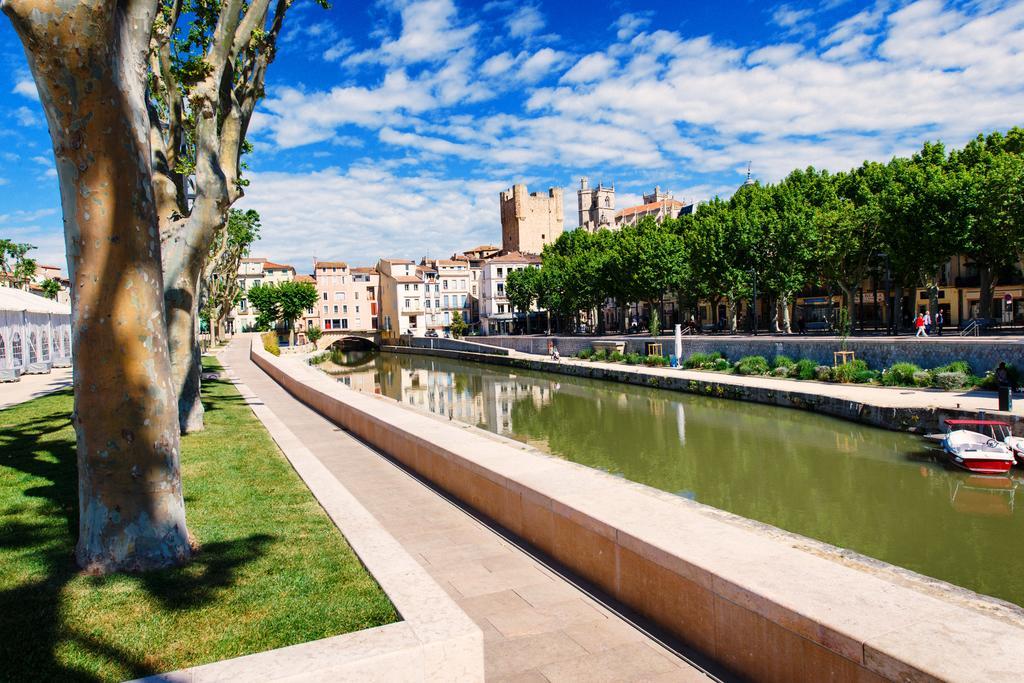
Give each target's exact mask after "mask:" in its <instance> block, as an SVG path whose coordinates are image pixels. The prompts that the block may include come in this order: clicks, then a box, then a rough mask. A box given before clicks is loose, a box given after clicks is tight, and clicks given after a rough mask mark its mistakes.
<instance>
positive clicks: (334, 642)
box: [139, 337, 484, 683]
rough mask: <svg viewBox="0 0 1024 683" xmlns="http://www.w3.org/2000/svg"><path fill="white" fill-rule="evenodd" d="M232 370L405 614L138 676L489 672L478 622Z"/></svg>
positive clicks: (381, 676)
mask: <svg viewBox="0 0 1024 683" xmlns="http://www.w3.org/2000/svg"><path fill="white" fill-rule="evenodd" d="M254 343H260V342H259V338H258V337H254ZM227 375H228V378H229V379H230V380H231V381H232V382H233V383H234V384H235V386H236V387H237V388H238V391H239V393H240V394H241V395H242V398H243V399H244V400H245V402H246V404H247V405H249V406H250V407H251V408H252V411H253V413H255V414H256V417H257V418H259V420H260V422H262V423H263V425H264V427H266V429H267V431H268V432H270V435H271V437H272V438H273V439H274V441H275V442H276V443H277V445H278V447H279V448H280V449H281V451H282V452H283V453H284V454H285V457H287V458H288V461H289V462H290V463H291V465H292V467H293V468H294V469H295V471H296V472H297V473H298V474H299V476H300V477H301V478H302V480H303V481H304V482H305V483H306V486H308V487H309V490H310V491H311V492H312V493H313V495H314V496H315V497H316V499H317V501H318V502H319V503H320V505H321V507H323V509H324V511H326V512H327V514H328V516H329V517H330V518H331V520H332V521H333V522H334V524H335V525H336V526H337V527H338V530H339V531H340V532H341V533H342V535H344V536H345V539H346V540H347V541H348V543H349V545H350V546H351V547H352V549H353V550H354V551H355V553H356V555H358V557H359V559H360V560H361V561H362V562H363V564H364V565H365V566H366V568H367V570H368V571H369V572H370V573H371V574H372V575H373V577H374V579H376V581H377V583H378V584H380V586H381V588H382V589H384V592H385V593H387V596H388V598H390V600H391V602H392V604H393V605H394V606H395V609H396V610H397V611H398V613H399V615H400V616H401V617H402V619H403V621H400V622H398V623H394V624H388V625H386V626H380V627H377V628H372V629H366V630H364V631H357V632H354V633H347V634H343V635H339V636H334V637H332V638H324V639H323V640H317V641H313V642H310V643H302V644H300V645H292V646H290V647H284V648H279V649H276V650H269V651H267V652H260V653H257V654H252V655H248V656H245V657H237V658H235V659H228V660H224V661H220V662H214V663H212V664H204V665H201V666H196V667H191V668H188V669H181V670H178V671H173V672H169V673H164V674H157V675H154V676H148V677H146V678H143V679H139V680H140V681H147V682H156V681H168V682H172V681H173V682H175V683H176V682H179V681H182V682H185V681H187V682H189V683H199V682H207V681H243V680H244V681H299V680H301V681H337V680H359V681H393V680H402V681H482V680H483V679H484V651H483V633H482V632H481V631H480V629H479V627H477V625H476V624H475V623H473V621H472V620H471V619H470V618H469V617H468V616H467V615H466V614H465V613H464V612H463V611H462V610H461V609H459V607H458V605H456V604H455V602H454V601H453V600H452V599H451V598H450V597H449V596H448V594H447V593H445V592H444V590H443V589H442V588H441V587H440V586H439V585H437V583H436V582H435V581H434V579H433V578H431V576H430V575H429V574H428V573H427V572H426V571H425V570H424V569H423V568H422V567H421V566H420V565H419V563H417V562H416V561H415V560H414V559H413V558H412V557H411V556H410V555H409V554H408V553H407V552H406V551H405V549H404V548H403V547H402V546H401V544H400V543H399V542H398V541H397V540H395V539H394V538H393V537H392V536H391V535H390V534H389V533H388V532H387V531H386V530H385V529H384V527H382V526H381V525H380V523H379V522H378V521H377V520H376V519H375V518H374V517H373V515H371V514H370V513H369V512H368V511H367V510H366V508H364V507H363V506H362V505H361V504H360V503H359V501H358V500H357V499H356V498H355V497H354V496H353V495H352V494H351V493H350V492H349V491H348V489H346V488H345V487H344V486H343V485H342V484H341V482H339V481H338V480H337V479H336V478H335V477H334V476H333V475H332V474H331V473H330V472H329V471H328V470H327V468H326V467H325V466H324V465H323V463H321V462H320V460H319V459H318V458H317V457H316V456H315V455H313V453H311V452H310V451H309V449H308V448H306V447H305V446H304V445H303V444H302V442H301V440H300V439H299V438H298V437H296V436H295V434H294V433H292V431H291V430H290V429H288V427H287V426H285V424H284V423H283V422H281V420H280V419H278V417H277V416H276V415H275V414H274V413H273V412H272V411H271V410H270V409H269V408H268V407H266V406H265V405H264V404H263V403H262V402H261V401H260V399H259V398H258V397H257V396H256V395H255V394H254V393H253V392H252V391H251V390H250V389H249V388H248V387H247V386H246V385H245V384H244V383H242V382H240V381H239V380H238V378H237V377H235V376H234V375H233V373H232V372H231V370H230V368H227Z"/></svg>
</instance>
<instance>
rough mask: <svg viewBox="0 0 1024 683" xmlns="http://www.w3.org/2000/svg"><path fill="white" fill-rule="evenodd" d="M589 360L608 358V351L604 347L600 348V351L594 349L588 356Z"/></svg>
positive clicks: (604, 359)
mask: <svg viewBox="0 0 1024 683" xmlns="http://www.w3.org/2000/svg"><path fill="white" fill-rule="evenodd" d="M590 360H592V361H595V362H596V361H606V360H608V352H607V351H605V350H604V349H601V350H600V351H594V353H593V354H592V355H591V356H590Z"/></svg>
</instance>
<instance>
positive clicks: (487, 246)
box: [466, 244, 501, 251]
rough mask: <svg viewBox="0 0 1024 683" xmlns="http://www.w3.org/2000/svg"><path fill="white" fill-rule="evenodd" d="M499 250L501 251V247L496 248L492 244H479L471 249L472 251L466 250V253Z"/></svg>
mask: <svg viewBox="0 0 1024 683" xmlns="http://www.w3.org/2000/svg"><path fill="white" fill-rule="evenodd" d="M499 249H501V247H496V246H494V245H493V244H481V245H478V246H475V247H473V248H472V249H467V250H466V251H498V250H499Z"/></svg>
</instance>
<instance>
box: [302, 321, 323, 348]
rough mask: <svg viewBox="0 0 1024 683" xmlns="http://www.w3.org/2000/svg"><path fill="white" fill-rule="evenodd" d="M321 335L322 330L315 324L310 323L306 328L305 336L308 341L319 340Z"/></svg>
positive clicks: (314, 341)
mask: <svg viewBox="0 0 1024 683" xmlns="http://www.w3.org/2000/svg"><path fill="white" fill-rule="evenodd" d="M323 336H324V331H323V330H321V329H320V328H319V327H317V326H316V325H310V326H309V329H307V330H306V338H307V339H309V341H311V342H313V343H314V344H316V343H317V342H318V341H320V338H321V337H323Z"/></svg>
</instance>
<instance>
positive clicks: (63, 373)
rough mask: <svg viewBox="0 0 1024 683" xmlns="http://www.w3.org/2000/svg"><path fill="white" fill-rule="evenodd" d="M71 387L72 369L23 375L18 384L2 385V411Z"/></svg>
mask: <svg viewBox="0 0 1024 683" xmlns="http://www.w3.org/2000/svg"><path fill="white" fill-rule="evenodd" d="M69 386H71V368H54V369H53V370H51V371H50V372H49V374H46V375H22V376H21V379H20V380H18V381H17V382H3V383H0V410H3V409H4V408H10V407H11V406H14V405H17V404H19V403H24V402H25V401H29V400H31V399H33V398H37V397H39V396H43V395H45V394H49V393H52V392H54V391H58V390H60V389H63V388H64V387H69Z"/></svg>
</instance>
